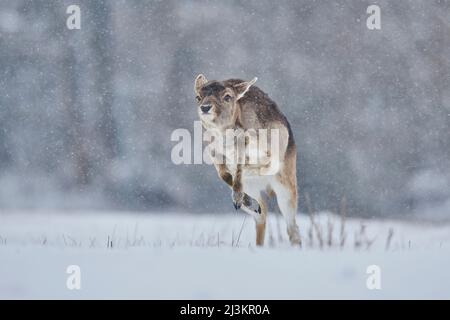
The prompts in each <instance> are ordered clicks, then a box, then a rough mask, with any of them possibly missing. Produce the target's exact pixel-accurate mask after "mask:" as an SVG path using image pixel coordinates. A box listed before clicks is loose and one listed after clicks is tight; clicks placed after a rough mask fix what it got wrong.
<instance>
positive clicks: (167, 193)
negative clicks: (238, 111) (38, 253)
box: [0, 0, 450, 218]
mask: <svg viewBox="0 0 450 320" xmlns="http://www.w3.org/2000/svg"><path fill="white" fill-rule="evenodd" d="M71 4H78V5H79V6H80V8H81V29H80V30H69V29H67V27H66V19H67V17H68V14H66V8H67V6H69V5H71ZM370 4H373V3H372V2H365V1H362V2H361V1H356V0H355V1H344V0H340V1H333V2H328V1H306V0H305V1H294V0H291V1H276V2H274V1H269V0H259V1H256V0H251V1H237V0H234V1H227V2H220V1H174V0H167V1H138V0H127V1H125V0H114V1H107V0H97V1H87V0H82V1H81V0H80V1H76V3H74V2H73V1H66V0H64V1H58V2H55V1H44V0H38V1H31V0H17V1H0V73H1V77H0V208H4V209H6V208H58V209H61V208H74V209H76V208H92V209H95V208H103V209H130V210H137V209H139V210H161V209H164V210H187V211H193V212H201V211H202V212H206V211H207V212H224V211H229V210H231V209H232V204H231V200H230V197H229V191H228V189H227V187H226V186H225V185H224V184H223V183H221V182H220V181H219V179H218V178H217V176H216V173H215V170H214V169H213V168H212V167H209V166H207V165H180V166H176V165H174V164H173V163H172V162H171V159H170V151H171V148H172V147H173V145H174V143H173V142H171V141H170V134H171V132H172V131H173V130H174V129H176V128H187V129H189V130H190V131H191V132H192V131H193V121H194V120H197V114H196V110H195V100H194V95H193V91H192V90H193V80H194V78H195V76H196V75H197V74H198V73H204V74H206V76H207V77H208V78H210V79H219V80H220V79H226V78H231V77H239V78H243V79H251V78H253V77H254V76H258V78H259V80H258V83H257V85H258V86H259V87H260V88H261V89H263V90H264V91H266V92H267V93H268V94H269V95H270V96H271V97H272V98H273V99H274V100H275V101H276V102H277V103H278V105H279V106H280V108H281V109H282V110H283V112H284V113H285V115H286V116H287V117H288V119H289V120H290V122H291V125H292V127H293V131H294V134H295V139H296V142H297V145H298V155H299V157H298V177H299V182H300V189H299V191H300V195H301V196H300V208H301V209H302V210H305V206H304V195H305V193H307V194H309V196H310V198H311V199H312V203H313V205H314V207H315V209H318V210H333V211H337V210H338V208H339V206H340V203H341V201H342V199H343V198H344V197H345V198H346V199H347V207H348V210H349V214H354V215H360V216H366V217H367V216H374V215H378V216H388V215H395V216H397V215H401V214H421V215H422V216H425V215H426V216H430V217H434V218H445V217H448V216H449V214H450V212H449V211H450V160H449V159H450V139H449V137H450V135H449V132H450V86H449V84H450V81H449V75H450V73H449V71H450V1H445V0H433V1H420V0H414V1H406V0H399V1H376V4H377V5H379V6H380V8H381V21H382V28H381V30H368V28H367V27H366V19H367V16H368V15H367V14H366V9H367V6H369V5H370Z"/></svg>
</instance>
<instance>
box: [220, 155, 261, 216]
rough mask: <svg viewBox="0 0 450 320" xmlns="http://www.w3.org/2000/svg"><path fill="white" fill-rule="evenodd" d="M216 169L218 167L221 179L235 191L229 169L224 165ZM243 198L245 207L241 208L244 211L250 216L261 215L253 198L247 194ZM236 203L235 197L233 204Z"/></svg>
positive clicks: (259, 208)
mask: <svg viewBox="0 0 450 320" xmlns="http://www.w3.org/2000/svg"><path fill="white" fill-rule="evenodd" d="M215 167H216V170H217V173H218V174H219V177H220V179H222V180H223V181H225V182H226V184H228V185H229V186H230V187H231V189H232V190H233V176H232V175H231V173H229V172H228V171H227V167H226V166H225V165H224V164H215ZM233 193H234V190H233ZM243 197H244V198H243V200H242V201H241V202H242V204H243V206H241V209H243V210H244V211H245V212H247V213H249V214H253V213H257V214H260V213H261V207H260V205H259V203H258V202H257V201H256V200H254V199H253V198H251V197H250V196H249V195H248V194H246V193H243ZM234 203H235V202H234V197H233V204H234ZM235 208H236V206H235ZM236 209H237V208H236Z"/></svg>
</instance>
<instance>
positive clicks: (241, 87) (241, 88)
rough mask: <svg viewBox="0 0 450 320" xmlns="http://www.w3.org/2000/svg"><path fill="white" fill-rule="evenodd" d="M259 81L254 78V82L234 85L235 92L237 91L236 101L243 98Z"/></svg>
mask: <svg viewBox="0 0 450 320" xmlns="http://www.w3.org/2000/svg"><path fill="white" fill-rule="evenodd" d="M256 80H258V78H256V77H254V78H253V80H250V81H244V82H241V83H238V84H236V85H234V90H236V100H239V99H240V98H242V97H243V96H244V95H245V94H246V93H247V91H248V89H250V87H251V86H252V85H253V84H254V83H255V82H256Z"/></svg>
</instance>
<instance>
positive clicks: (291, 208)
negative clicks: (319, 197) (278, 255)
mask: <svg viewBox="0 0 450 320" xmlns="http://www.w3.org/2000/svg"><path fill="white" fill-rule="evenodd" d="M278 180H279V181H277V182H276V183H274V185H273V189H274V191H275V194H276V196H277V203H278V207H279V208H280V211H281V214H282V215H283V217H284V219H285V220H286V224H287V233H288V236H289V241H290V242H291V244H292V245H301V239H300V233H299V229H298V226H297V222H296V220H295V215H296V214H297V188H296V185H295V184H293V183H289V182H288V181H286V180H284V181H283V179H278Z"/></svg>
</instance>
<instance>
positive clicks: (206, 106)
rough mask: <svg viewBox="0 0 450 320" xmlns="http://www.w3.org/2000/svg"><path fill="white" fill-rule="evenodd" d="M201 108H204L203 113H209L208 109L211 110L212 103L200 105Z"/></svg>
mask: <svg viewBox="0 0 450 320" xmlns="http://www.w3.org/2000/svg"><path fill="white" fill-rule="evenodd" d="M200 109H201V110H202V112H203V113H208V111H209V110H211V105H210V104H207V105H203V106H200Z"/></svg>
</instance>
